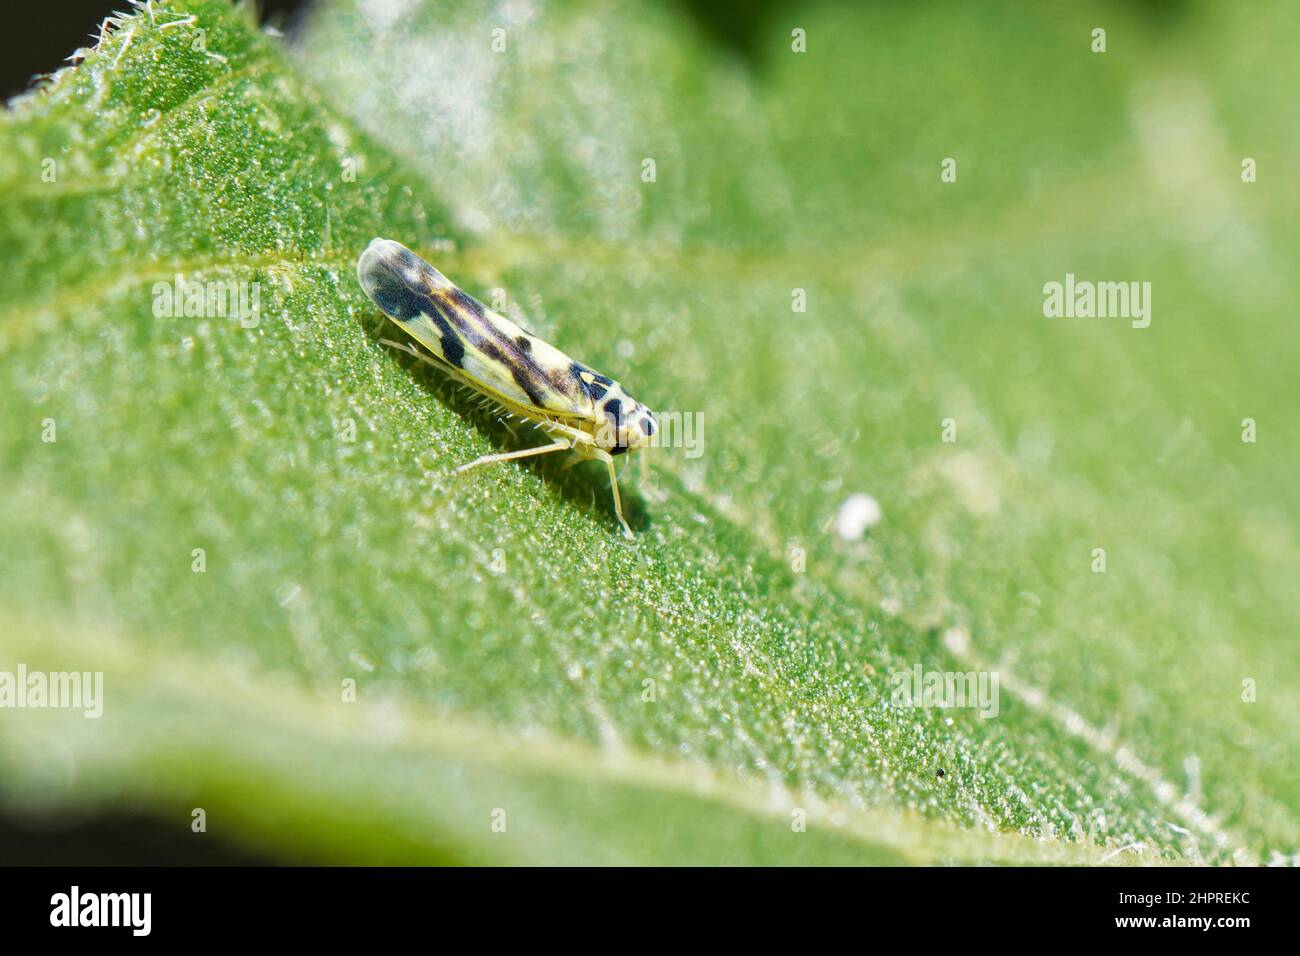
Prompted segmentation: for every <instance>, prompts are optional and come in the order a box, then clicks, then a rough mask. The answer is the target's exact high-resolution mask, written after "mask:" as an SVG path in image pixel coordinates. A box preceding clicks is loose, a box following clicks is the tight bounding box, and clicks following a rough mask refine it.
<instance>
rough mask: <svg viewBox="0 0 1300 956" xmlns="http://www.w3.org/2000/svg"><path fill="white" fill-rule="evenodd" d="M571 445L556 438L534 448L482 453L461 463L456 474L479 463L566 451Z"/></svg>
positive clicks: (485, 463)
mask: <svg viewBox="0 0 1300 956" xmlns="http://www.w3.org/2000/svg"><path fill="white" fill-rule="evenodd" d="M571 447H572V446H571V445H570V444H569V443H568V442H567V441H565V440H564V439H563V438H558V439H556V440H555V441H554V442H552V443H551V444H549V445H539V446H538V447H536V448H525V449H524V450H523V451H507V452H502V453H501V454H498V455H484V456H483V457H482V458H475V459H474V460H473V461H471V462H470V463H469V464H467V465H461V466H460V467H459V468H457V469H456V474H458V475H459V474H460V473H461V472H462V471H469V470H470V469H471V468H477V467H478V466H479V465H490V464H491V463H492V462H494V461H510V460H511V459H512V458H531V457H532V456H533V455H545V454H548V453H549V452H553V451H566V450H568V449H569V448H571Z"/></svg>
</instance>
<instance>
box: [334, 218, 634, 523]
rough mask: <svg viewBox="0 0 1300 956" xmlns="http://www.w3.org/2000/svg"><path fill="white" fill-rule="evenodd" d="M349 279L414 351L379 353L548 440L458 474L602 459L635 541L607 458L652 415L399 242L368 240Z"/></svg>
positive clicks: (630, 447) (630, 446)
mask: <svg viewBox="0 0 1300 956" xmlns="http://www.w3.org/2000/svg"><path fill="white" fill-rule="evenodd" d="M357 279H358V280H359V281H360V283H361V288H363V289H364V290H365V291H366V295H368V296H370V298H371V299H372V300H373V301H374V303H375V305H377V306H379V308H380V310H381V311H383V313H384V315H386V316H388V318H389V319H391V320H392V321H393V323H394V324H395V325H397V326H398V327H400V328H401V329H402V331H404V332H405V333H406V334H407V335H409V336H410V337H411V338H412V339H414V340H415V342H417V343H418V344H419V345H420V346H421V348H419V349H417V348H415V346H413V345H411V344H410V343H405V344H404V343H399V342H393V341H391V340H389V339H383V340H382V341H383V343H384V344H385V345H389V346H392V347H394V348H399V349H402V350H403V351H407V352H410V353H411V354H412V355H415V356H416V357H418V358H420V359H422V360H424V361H426V362H429V363H430V364H432V365H435V366H437V367H438V368H439V369H441V370H442V371H443V372H445V373H446V374H447V375H449V376H451V377H452V378H453V379H454V380H455V381H457V382H459V383H460V384H462V385H465V386H468V387H469V388H471V389H473V390H474V391H475V392H477V393H478V394H480V395H482V396H484V397H485V398H487V399H490V400H491V401H492V402H494V403H496V405H497V406H499V407H500V408H501V409H502V410H503V411H504V412H505V413H506V414H507V415H508V416H514V417H516V418H519V419H522V420H524V421H527V422H531V423H532V424H533V425H534V426H535V427H536V428H537V429H538V430H539V431H541V432H542V433H543V434H545V435H546V436H547V437H548V438H551V439H552V441H551V442H550V443H549V444H546V445H540V446H538V447H536V448H526V449H524V450H522V451H510V452H502V453H500V454H496V455H484V456H483V457H481V458H478V459H476V460H474V461H471V462H469V463H468V464H464V465H461V466H460V467H459V468H457V469H456V471H457V473H460V472H464V471H468V470H469V469H471V468H477V467H479V466H480V465H487V464H491V463H492V462H496V461H509V460H510V459H513V458H530V457H533V456H535V455H546V454H550V453H551V452H557V451H572V452H574V453H576V454H577V455H578V456H579V458H578V459H577V460H579V461H581V460H584V459H596V460H597V461H603V462H604V463H605V465H606V467H608V469H609V486H610V490H611V491H612V492H613V494H614V511H615V513H616V514H617V515H618V520H619V523H620V524H622V526H623V534H624V536H626V537H628V538H631V537H633V535H632V529H631V528H630V527H629V526H628V523H627V519H626V518H625V517H624V516H623V501H622V499H621V498H620V497H619V493H618V475H617V473H616V472H615V470H614V459H615V457H617V456H619V455H624V454H627V453H628V452H630V451H634V450H636V449H638V448H642V447H644V446H646V445H648V444H650V441H651V438H652V436H653V435H654V433H655V427H656V426H655V416H654V412H652V411H650V409H648V408H646V407H645V406H644V405H642V404H641V403H640V402H638V401H637V400H636V399H634V398H632V396H631V395H629V394H628V393H627V392H626V391H625V390H624V389H623V386H622V385H620V384H619V383H618V382H616V381H614V380H613V379H612V378H609V377H608V376H606V375H601V374H600V373H599V372H596V371H595V370H593V369H591V368H588V367H587V366H586V365H583V364H582V363H581V362H578V361H575V360H574V359H571V358H570V357H569V356H568V355H565V354H564V353H563V352H561V351H560V350H559V349H557V348H556V347H555V346H553V345H551V344H550V343H548V342H545V341H543V340H542V339H540V338H538V337H537V336H535V335H533V334H532V333H530V332H527V331H525V330H524V329H521V328H520V327H519V326H517V325H515V323H513V322H511V321H510V320H509V319H507V318H505V317H504V316H502V315H498V314H497V313H495V312H493V311H492V310H491V309H489V308H487V307H486V306H485V305H483V303H481V302H479V301H478V300H477V299H475V298H474V297H473V296H471V295H468V294H467V293H465V292H462V291H461V290H460V289H458V288H457V287H456V286H455V285H453V284H452V283H451V282H450V281H449V280H448V279H447V278H446V277H445V276H444V275H443V274H442V273H441V272H439V271H438V270H437V269H435V268H434V267H433V266H431V265H430V264H429V263H427V262H425V261H424V260H423V259H421V258H420V257H419V256H417V255H416V254H415V253H414V252H412V251H411V250H410V249H408V248H406V246H404V245H402V244H401V243H400V242H395V241H393V240H392V239H373V240H371V243H370V245H369V246H367V247H366V250H365V251H364V252H362V253H361V258H360V259H358V260H357Z"/></svg>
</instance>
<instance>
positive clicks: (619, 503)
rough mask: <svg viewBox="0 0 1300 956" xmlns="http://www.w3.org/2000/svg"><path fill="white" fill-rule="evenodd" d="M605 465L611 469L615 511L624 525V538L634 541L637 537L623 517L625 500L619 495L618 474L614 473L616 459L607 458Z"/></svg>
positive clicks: (610, 476)
mask: <svg viewBox="0 0 1300 956" xmlns="http://www.w3.org/2000/svg"><path fill="white" fill-rule="evenodd" d="M605 464H606V466H608V468H609V487H610V488H611V489H613V491H614V510H615V511H616V512H617V513H618V520H619V522H620V523H621V524H622V525H623V537H625V538H627V539H628V540H629V541H634V540H635V539H636V535H634V534H633V533H632V529H631V528H630V527H628V523H627V519H626V518H624V517H623V499H622V498H620V497H619V495H618V474H617V473H616V472H615V471H614V459H613V458H611V457H610V456H609V455H606V456H605Z"/></svg>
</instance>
